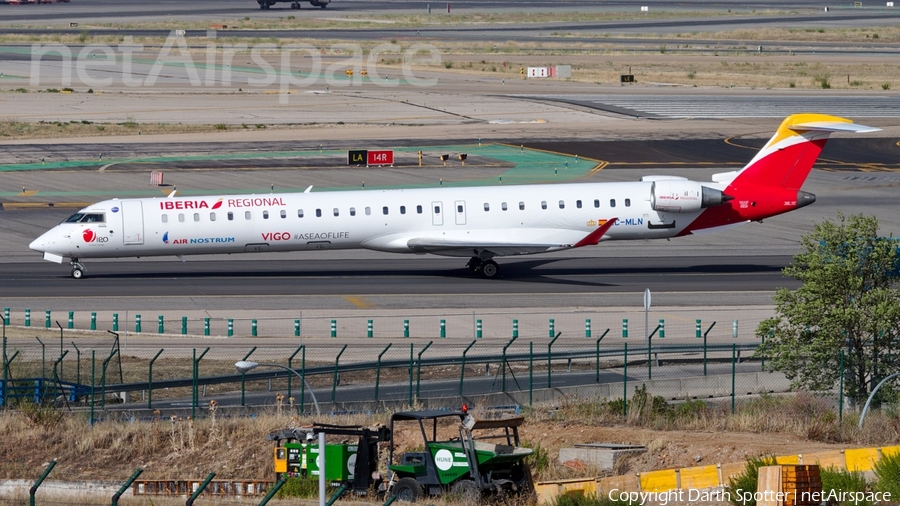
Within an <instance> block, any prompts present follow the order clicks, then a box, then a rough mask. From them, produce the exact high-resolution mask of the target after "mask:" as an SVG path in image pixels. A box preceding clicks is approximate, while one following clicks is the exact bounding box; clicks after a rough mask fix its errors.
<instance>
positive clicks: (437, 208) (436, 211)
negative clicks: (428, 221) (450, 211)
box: [434, 206, 441, 214]
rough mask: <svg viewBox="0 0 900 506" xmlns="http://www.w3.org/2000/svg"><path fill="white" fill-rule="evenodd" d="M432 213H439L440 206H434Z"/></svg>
mask: <svg viewBox="0 0 900 506" xmlns="http://www.w3.org/2000/svg"><path fill="white" fill-rule="evenodd" d="M434 214H441V206H434Z"/></svg>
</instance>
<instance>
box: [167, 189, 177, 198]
mask: <svg viewBox="0 0 900 506" xmlns="http://www.w3.org/2000/svg"><path fill="white" fill-rule="evenodd" d="M176 193H178V190H172V193H170V194H168V195H166V198H167V199H170V198H172V197H174V196H175V194H176Z"/></svg>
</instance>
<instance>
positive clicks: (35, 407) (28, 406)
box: [19, 402, 66, 429]
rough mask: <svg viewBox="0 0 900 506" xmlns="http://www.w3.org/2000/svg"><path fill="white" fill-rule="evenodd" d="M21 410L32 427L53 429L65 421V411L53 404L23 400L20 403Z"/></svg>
mask: <svg viewBox="0 0 900 506" xmlns="http://www.w3.org/2000/svg"><path fill="white" fill-rule="evenodd" d="M19 412H20V413H22V415H23V416H24V417H25V419H26V420H28V423H29V424H30V425H31V426H32V427H42V428H45V429H52V428H54V427H56V426H58V425H59V424H61V423H62V422H63V419H64V418H65V417H66V414H65V412H63V411H62V410H59V409H55V408H54V407H53V406H46V405H42V404H36V403H33V402H23V403H22V404H20V405H19Z"/></svg>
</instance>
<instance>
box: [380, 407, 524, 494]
mask: <svg viewBox="0 0 900 506" xmlns="http://www.w3.org/2000/svg"><path fill="white" fill-rule="evenodd" d="M398 422H413V423H418V425H419V430H420V431H421V434H422V438H423V441H424V446H423V448H424V451H416V452H405V453H403V454H402V455H400V456H399V460H398V463H396V464H395V463H394V442H393V441H392V442H391V449H390V457H389V459H390V464H389V466H388V469H389V470H390V472H391V478H390V482H389V483H388V491H389V493H390V494H391V495H392V496H394V497H395V498H396V499H397V500H398V501H400V502H411V503H412V502H416V501H417V500H419V499H420V498H422V497H424V496H438V495H443V494H451V495H454V496H458V497H461V498H465V499H472V500H476V501H477V500H479V499H481V498H482V497H483V496H485V495H491V494H510V493H518V494H526V495H528V494H531V493H533V484H532V480H531V471H530V469H529V467H528V465H527V464H526V463H525V458H526V457H528V456H529V455H531V454H532V453H533V450H531V449H530V448H524V447H522V446H521V443H520V441H519V431H518V428H519V426H521V425H522V423H523V422H524V418H522V417H515V418H508V419H504V420H475V419H474V418H473V417H471V416H470V415H469V414H468V413H467V412H466V411H465V410H464V411H409V412H402V413H394V414H393V415H392V416H391V421H390V430H391V432H392V433H393V432H394V431H395V430H397V429H396V428H395V424H396V423H398ZM439 431H440V432H441V434H439ZM453 431H456V432H458V434H459V437H453V436H451V435H452V433H453ZM482 431H484V432H482ZM476 432H477V433H478V435H477V436H476V435H475V433H476ZM517 502H518V501H517Z"/></svg>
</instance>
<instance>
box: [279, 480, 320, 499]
mask: <svg viewBox="0 0 900 506" xmlns="http://www.w3.org/2000/svg"><path fill="white" fill-rule="evenodd" d="M332 490H333V487H331V486H329V487H327V492H326V493H327V494H331V491H332ZM278 497H300V498H314V497H319V477H318V476H312V475H309V476H293V477H290V478H288V479H287V481H285V482H284V485H282V486H281V489H279V490H278Z"/></svg>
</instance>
